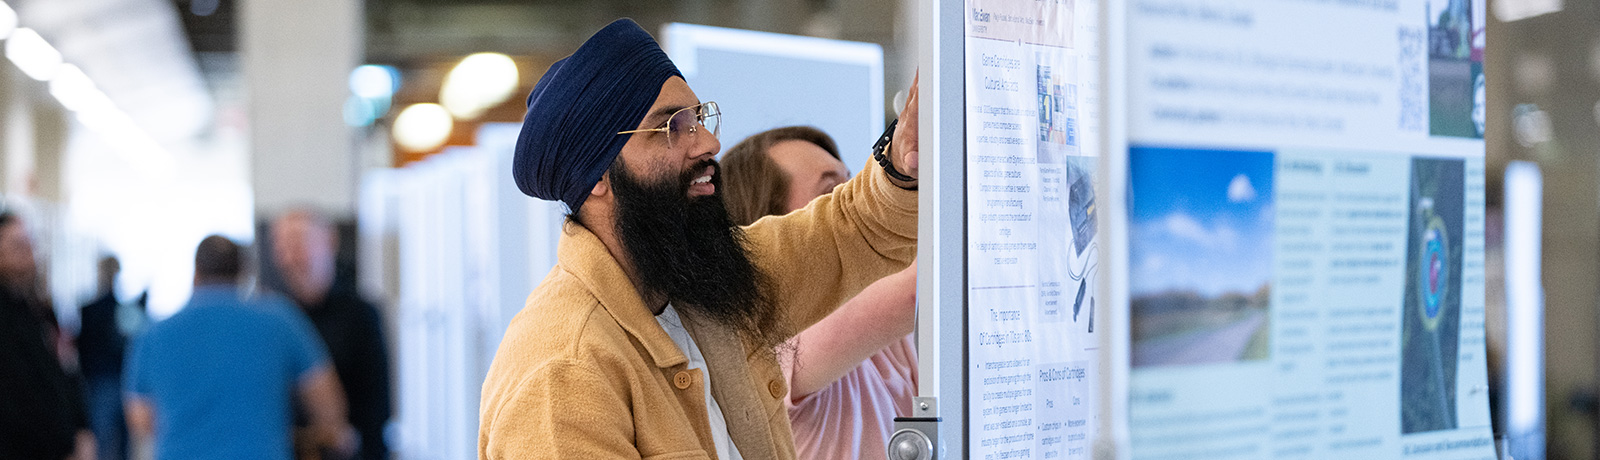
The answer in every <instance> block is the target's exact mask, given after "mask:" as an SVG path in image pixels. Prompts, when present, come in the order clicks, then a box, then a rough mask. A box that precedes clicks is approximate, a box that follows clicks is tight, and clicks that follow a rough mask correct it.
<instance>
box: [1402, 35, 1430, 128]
mask: <svg viewBox="0 0 1600 460" xmlns="http://www.w3.org/2000/svg"><path fill="white" fill-rule="evenodd" d="M1397 35H1398V37H1397V38H1398V39H1399V40H1398V41H1399V47H1398V48H1399V51H1398V54H1399V56H1398V61H1399V62H1396V68H1397V69H1398V72H1397V73H1398V74H1399V76H1400V95H1399V96H1400V99H1399V100H1400V117H1399V129H1400V131H1422V130H1425V129H1427V122H1426V120H1427V116H1428V86H1427V81H1428V80H1427V78H1428V76H1427V74H1425V73H1424V72H1425V70H1424V68H1425V67H1426V66H1427V52H1428V51H1427V46H1426V45H1427V40H1428V32H1427V31H1426V30H1423V29H1418V28H1411V27H1401V28H1400V30H1399V32H1398V34H1397Z"/></svg>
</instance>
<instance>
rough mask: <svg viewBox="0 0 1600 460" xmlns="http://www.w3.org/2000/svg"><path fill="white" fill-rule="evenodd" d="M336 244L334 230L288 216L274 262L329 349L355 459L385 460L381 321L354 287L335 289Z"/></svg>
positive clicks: (314, 218)
mask: <svg viewBox="0 0 1600 460" xmlns="http://www.w3.org/2000/svg"><path fill="white" fill-rule="evenodd" d="M338 244H339V243H338V235H337V233H336V232H335V231H334V228H333V225H332V224H330V223H329V222H328V221H327V220H326V219H324V218H323V217H322V216H321V215H319V214H317V213H315V212H312V211H309V210H296V211H291V212H289V213H286V214H284V215H283V216H281V217H279V218H278V219H277V220H276V221H275V222H273V224H272V252H273V262H274V263H275V264H276V266H277V269H278V272H279V274H280V275H282V277H283V281H284V285H285V287H286V288H287V290H288V291H289V292H288V294H289V297H290V298H291V299H293V300H294V301H295V303H296V304H298V305H299V306H300V308H301V309H302V310H304V311H305V313H306V316H307V317H309V318H311V323H312V324H313V325H314V326H316V328H317V333H318V334H320V335H321V336H322V340H323V342H324V343H325V344H326V345H327V347H328V354H329V355H331V356H332V357H333V367H334V369H335V371H336V372H338V374H339V383H340V384H342V386H343V387H344V391H345V396H346V399H347V400H348V401H349V403H350V424H351V425H353V426H355V428H356V430H357V431H358V432H359V433H360V435H361V448H360V450H359V451H358V452H357V455H356V457H357V458H360V459H386V458H388V456H389V448H388V444H387V443H386V442H385V440H384V436H383V431H384V425H386V424H388V422H389V416H390V415H391V413H392V409H391V403H390V391H391V388H390V385H389V350H388V343H387V342H386V341H385V340H384V335H383V319H382V316H381V315H379V313H378V310H377V309H376V308H374V307H373V306H372V304H371V303H368V302H367V301H366V300H364V299H362V298H361V296H360V295H359V294H357V293H356V292H354V291H355V290H354V289H353V288H344V289H335V288H334V283H333V279H334V254H335V253H336V252H337V250H338Z"/></svg>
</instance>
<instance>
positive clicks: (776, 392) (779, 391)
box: [767, 380, 783, 398]
mask: <svg viewBox="0 0 1600 460" xmlns="http://www.w3.org/2000/svg"><path fill="white" fill-rule="evenodd" d="M767 392H769V393H772V397H774V398H782V397H783V382H779V381H777V380H773V381H771V382H767Z"/></svg>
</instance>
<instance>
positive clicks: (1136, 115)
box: [1127, 0, 1495, 459]
mask: <svg viewBox="0 0 1600 460" xmlns="http://www.w3.org/2000/svg"><path fill="white" fill-rule="evenodd" d="M1484 6H1485V5H1484V3H1483V1H1482V0H1370V1H1369V0H1361V1H1321V0H1304V1H1300V0H1297V1H1266V0H1233V1H1212V0H1137V1H1134V2H1132V3H1131V4H1130V5H1129V6H1128V11H1127V17H1128V37H1127V53H1128V69H1127V75H1128V78H1127V84H1128V115H1127V116H1128V122H1129V124H1128V143H1129V151H1128V155H1129V168H1128V169H1129V178H1130V184H1129V187H1128V193H1129V194H1130V195H1129V197H1128V203H1129V210H1128V212H1129V214H1128V219H1129V223H1128V230H1127V235H1128V237H1129V238H1130V239H1129V253H1128V257H1129V264H1130V266H1129V267H1128V273H1129V282H1128V291H1129V292H1128V294H1129V298H1130V307H1131V323H1132V324H1131V325H1130V327H1131V329H1130V333H1131V366H1132V371H1131V382H1130V389H1129V394H1130V400H1129V412H1130V420H1129V428H1130V435H1131V441H1132V448H1133V452H1132V453H1133V457H1134V458H1193V459H1222V458H1407V459H1412V458H1430V459H1431V458H1452V459H1455V458H1493V457H1494V455H1495V452H1494V446H1493V436H1492V433H1491V429H1490V416H1489V411H1488V396H1489V394H1488V391H1487V390H1488V387H1487V364H1486V358H1485V350H1484V328H1483V321H1484V312H1483V305H1484V303H1483V301H1484V276H1483V271H1484V267H1483V249H1484V248H1483V246H1484V234H1483V231H1484V221H1483V214H1484V146H1483V140H1482V137H1483V125H1484V112H1483V110H1484V107H1483V104H1484V96H1483V88H1484V84H1483V81H1484V77H1483V71H1482V69H1483V44H1484V35H1483V30H1484V24H1483V18H1484V15H1483V14H1482V11H1483V9H1484Z"/></svg>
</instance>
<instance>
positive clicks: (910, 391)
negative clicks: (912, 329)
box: [788, 335, 917, 460]
mask: <svg viewBox="0 0 1600 460" xmlns="http://www.w3.org/2000/svg"><path fill="white" fill-rule="evenodd" d="M911 337H912V336H909V335H908V336H906V337H905V338H904V339H901V340H900V341H899V342H895V343H894V344H892V345H889V346H888V347H884V349H883V350H879V351H878V353H877V354H874V355H872V356H871V357H869V358H867V359H866V360H865V361H862V362H861V364H860V365H858V366H856V368H855V369H853V370H851V371H850V373H848V374H845V375H844V377H840V378H839V380H835V381H834V382H833V383H832V384H830V385H828V386H827V387H825V388H823V389H822V390H821V391H818V392H816V393H812V394H809V395H806V396H804V397H801V398H799V399H797V400H796V399H792V398H791V399H790V400H789V401H788V404H789V422H790V424H791V425H792V426H793V428H794V446H795V451H796V453H798V454H799V457H798V458H800V459H806V460H821V459H840V460H845V459H882V458H885V457H886V455H887V452H886V449H887V444H888V443H889V435H891V434H893V430H894V418H895V417H904V416H907V415H909V414H910V413H911V398H912V397H913V396H916V393H917V348H916V346H915V345H914V344H912V342H911ZM803 352H804V351H802V353H803Z"/></svg>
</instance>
